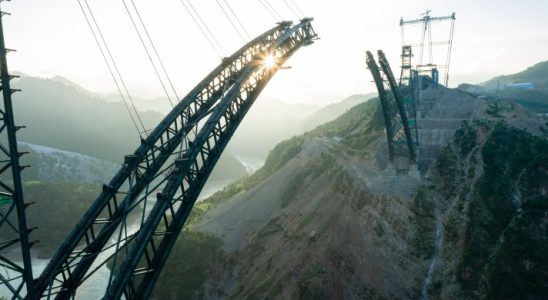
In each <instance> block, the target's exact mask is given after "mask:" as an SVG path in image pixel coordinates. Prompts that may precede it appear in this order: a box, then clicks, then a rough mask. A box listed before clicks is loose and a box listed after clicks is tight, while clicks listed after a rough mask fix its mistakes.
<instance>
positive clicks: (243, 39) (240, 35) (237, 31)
mask: <svg viewBox="0 0 548 300" xmlns="http://www.w3.org/2000/svg"><path fill="white" fill-rule="evenodd" d="M215 2H217V5H218V6H219V7H220V8H221V10H222V11H223V14H224V15H225V17H226V18H227V19H228V21H229V22H230V24H231V25H232V27H233V28H234V30H236V33H238V36H239V37H240V38H241V39H242V41H243V42H244V43H245V41H246V39H245V37H244V36H243V35H242V33H241V32H240V30H239V29H238V26H236V24H235V23H234V21H232V18H231V17H230V16H229V15H228V13H227V11H226V10H225V8H224V7H223V6H222V5H221V2H219V0H215Z"/></svg>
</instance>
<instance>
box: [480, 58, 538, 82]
mask: <svg viewBox="0 0 548 300" xmlns="http://www.w3.org/2000/svg"><path fill="white" fill-rule="evenodd" d="M547 78H548V61H544V62H540V63H537V64H535V65H534V66H531V67H529V68H527V69H526V70H524V71H521V72H519V73H516V74H512V75H502V76H497V77H495V78H493V79H491V80H489V81H487V82H484V83H483V84H482V85H483V86H489V85H497V84H498V83H500V84H501V85H504V84H507V83H511V82H532V83H534V84H535V86H536V87H537V88H548V79H547Z"/></svg>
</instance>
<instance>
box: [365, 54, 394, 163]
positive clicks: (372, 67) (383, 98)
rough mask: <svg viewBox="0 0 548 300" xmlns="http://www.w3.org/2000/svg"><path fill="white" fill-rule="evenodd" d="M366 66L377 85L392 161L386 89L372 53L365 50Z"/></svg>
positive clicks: (392, 159)
mask: <svg viewBox="0 0 548 300" xmlns="http://www.w3.org/2000/svg"><path fill="white" fill-rule="evenodd" d="M365 62H366V64H367V67H368V68H369V71H370V72H371V75H372V76H373V80H374V81H375V86H376V87H377V91H378V93H379V100H380V102H381V108H382V113H383V117H384V118H383V119H384V127H385V129H386V140H387V142H388V159H389V160H390V161H391V162H393V161H394V145H393V144H392V142H391V141H392V137H393V136H394V134H393V132H392V130H393V126H392V122H393V120H392V117H391V114H390V109H389V104H388V99H387V98H388V93H387V92H386V89H385V87H384V80H383V79H382V75H381V71H380V69H379V67H378V66H377V63H376V62H375V58H374V57H373V54H372V53H371V52H370V51H367V52H366V60H365Z"/></svg>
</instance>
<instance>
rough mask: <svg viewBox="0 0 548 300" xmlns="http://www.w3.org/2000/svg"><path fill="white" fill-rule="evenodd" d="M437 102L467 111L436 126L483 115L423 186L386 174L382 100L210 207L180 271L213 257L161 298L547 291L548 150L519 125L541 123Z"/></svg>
mask: <svg viewBox="0 0 548 300" xmlns="http://www.w3.org/2000/svg"><path fill="white" fill-rule="evenodd" d="M431 95H432V96H436V99H440V101H447V103H448V104H451V103H453V104H451V105H447V104H445V102H443V103H439V104H436V105H434V106H432V107H431V108H430V109H428V110H427V111H426V112H425V113H426V115H429V114H430V115H431V117H430V118H431V120H437V121H436V122H438V124H441V123H444V122H445V123H447V121H443V119H440V118H445V119H447V120H450V121H454V120H456V119H458V118H472V119H470V120H469V121H467V122H463V123H462V124H463V127H461V128H460V129H458V130H456V128H458V127H456V128H455V129H450V130H449V129H448V130H446V131H447V133H443V135H444V137H443V139H442V140H444V141H445V140H447V142H446V146H445V147H441V148H439V150H436V153H440V154H439V156H437V155H436V156H437V159H436V160H435V161H434V162H433V163H432V164H430V167H429V169H428V170H426V171H425V173H424V177H423V178H419V177H415V176H406V175H399V176H396V175H393V173H391V172H389V171H388V170H386V169H384V167H382V165H383V160H384V158H383V156H384V155H385V154H383V153H384V152H385V150H384V149H385V147H386V146H385V144H383V141H384V133H383V127H382V124H383V123H382V116H381V114H380V112H379V109H378V104H377V101H368V102H366V103H362V104H360V105H358V106H356V107H355V108H353V109H351V110H350V111H348V112H347V113H345V114H344V115H343V116H341V117H340V118H338V119H336V120H334V121H332V122H330V123H328V124H326V125H324V126H320V127H319V128H317V129H315V130H313V131H311V132H308V133H306V134H304V135H301V136H298V137H295V138H292V139H290V140H287V141H284V142H283V143H280V144H279V145H278V146H276V147H275V148H274V149H273V150H272V151H271V153H270V155H269V157H268V159H267V161H266V163H265V166H264V167H263V168H262V169H261V170H259V171H258V172H256V173H255V174H253V175H252V176H251V177H248V178H245V179H242V180H239V181H238V182H236V183H235V184H233V185H230V186H229V187H227V188H225V189H224V190H223V191H222V192H219V193H217V194H215V195H214V196H212V197H211V198H209V199H208V200H206V201H205V202H203V203H200V204H198V206H197V207H195V209H194V211H193V215H192V219H191V222H190V226H188V227H187V229H186V231H185V233H183V234H182V237H181V238H180V240H179V242H178V243H177V245H176V248H175V249H174V251H173V254H172V256H171V257H170V262H171V264H170V265H177V266H180V265H182V262H183V261H185V262H189V260H188V259H187V258H188V257H198V256H199V257H201V258H200V259H197V260H191V262H190V263H186V264H184V267H182V268H176V269H174V268H169V265H168V267H167V268H166V271H165V272H164V274H163V275H162V278H161V279H160V281H159V284H158V286H157V289H156V291H155V293H156V295H157V296H158V298H162V299H176V298H177V297H185V298H198V299H199V298H221V299H224V298H230V299H256V298H269V299H288V298H302V299H318V298H322V299H326V298H327V299H332V298H335V299H337V298H345V299H368V298H374V299H377V298H378V299H384V298H419V297H428V296H430V297H432V298H435V299H469V298H499V299H500V298H501V296H506V297H505V298H518V297H519V298H531V299H537V298H541V297H542V296H541V295H545V294H547V293H548V285H547V283H548V272H547V269H546V266H547V265H548V264H547V261H546V259H545V257H544V255H543V253H545V252H546V250H547V249H548V238H547V237H548V232H547V231H546V227H545V226H544V225H543V224H544V223H545V222H546V220H545V219H546V217H545V216H546V214H547V213H548V197H547V193H546V190H547V189H548V173H547V172H546V165H548V158H547V157H546V153H548V148H547V147H548V142H547V141H546V139H545V137H539V136H533V135H531V134H530V133H527V132H525V131H522V130H519V129H515V128H513V127H510V126H509V125H506V124H513V125H514V126H520V127H522V128H524V129H527V130H532V131H534V132H535V133H536V134H541V133H540V131H539V130H538V128H537V127H538V126H539V125H538V124H540V123H539V122H540V121H539V120H538V119H535V118H534V116H533V115H530V114H528V113H527V112H525V111H522V109H521V108H519V107H516V106H515V105H512V104H511V103H499V104H497V106H496V107H495V106H493V105H491V104H489V103H488V102H485V101H484V100H480V99H476V98H469V96H467V95H466V94H463V93H459V92H457V91H451V90H447V91H445V90H439V91H432V92H431ZM455 97H457V98H458V97H463V99H462V101H464V102H466V103H469V105H470V106H469V107H467V109H468V108H469V109H468V110H469V111H468V112H466V114H463V111H462V110H459V109H458V106H459V105H461V104H460V102H459V101H455V99H456V98H455ZM429 101H434V100H429ZM426 102H428V101H426ZM453 106H454V108H453ZM461 106H462V105H461ZM516 116H518V117H517V118H516ZM526 118H532V119H527V120H526ZM474 120H476V121H474ZM481 120H483V121H481ZM442 121H443V122H442ZM430 122H434V121H430ZM423 123H424V122H423ZM445 123H444V124H445ZM447 124H449V123H447ZM449 128H452V127H449ZM425 132H426V133H428V134H430V135H432V138H434V137H435V136H439V135H440V134H441V133H442V132H440V131H439V130H437V129H436V130H434V129H427V131H425ZM431 147H433V145H432V146H431ZM432 149H434V148H432ZM435 149H437V148H435ZM384 164H385V163H384ZM200 254H203V255H200ZM182 278H193V280H191V281H188V282H187V281H184V280H183V282H184V284H180V285H178V284H176V282H181V279H182Z"/></svg>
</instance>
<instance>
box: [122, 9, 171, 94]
mask: <svg viewBox="0 0 548 300" xmlns="http://www.w3.org/2000/svg"><path fill="white" fill-rule="evenodd" d="M131 4H133V8H134V9H135V12H136V13H137V17H138V18H139V20H140V21H141V24H142V25H143V28H144V30H145V34H146V36H147V37H148V40H149V41H150V45H152V50H153V51H154V53H155V54H156V57H157V58H158V62H159V63H160V67H161V68H162V71H163V72H164V74H165V75H166V78H167V81H168V82H169V85H170V87H171V90H172V91H173V94H175V97H176V99H177V101H178V100H180V98H179V95H178V94H177V91H176V90H175V87H174V86H173V83H172V82H171V78H170V77H169V75H168V73H167V71H166V68H165V66H164V63H163V62H162V59H161V58H160V55H159V54H158V51H157V50H156V46H155V45H154V43H153V42H152V38H151V37H150V34H149V33H148V30H147V27H146V26H145V23H144V22H143V19H142V18H141V14H140V13H139V10H138V9H137V6H135V2H134V1H133V0H131Z"/></svg>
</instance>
